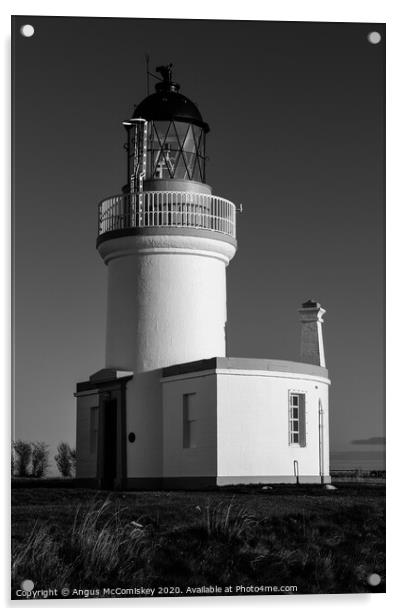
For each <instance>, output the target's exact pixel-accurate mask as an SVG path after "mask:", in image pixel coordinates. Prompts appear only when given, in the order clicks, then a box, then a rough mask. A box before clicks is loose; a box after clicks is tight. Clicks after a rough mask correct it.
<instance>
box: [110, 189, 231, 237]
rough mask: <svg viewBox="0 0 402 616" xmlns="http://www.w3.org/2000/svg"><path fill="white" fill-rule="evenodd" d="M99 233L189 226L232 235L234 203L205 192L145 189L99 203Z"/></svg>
mask: <svg viewBox="0 0 402 616" xmlns="http://www.w3.org/2000/svg"><path fill="white" fill-rule="evenodd" d="M98 221H99V235H102V234H103V233H108V232H109V231H117V230H122V231H124V230H125V229H139V228H149V227H177V228H183V227H191V228H195V229H207V230H209V231H217V232H218V233H224V234H225V235H229V236H230V237H233V238H235V237H236V206H235V205H234V204H233V203H231V202H230V201H228V200H227V199H222V198H221V197H215V196H214V195H208V194H205V193H193V192H179V191H148V192H138V193H128V194H123V195H116V196H114V197H109V198H108V199H105V200H104V201H101V202H100V203H99V218H98Z"/></svg>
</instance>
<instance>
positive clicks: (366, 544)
mask: <svg viewBox="0 0 402 616" xmlns="http://www.w3.org/2000/svg"><path fill="white" fill-rule="evenodd" d="M12 507H13V508H12V552H13V568H12V588H13V593H12V596H13V598H16V596H15V591H16V590H17V589H19V588H20V587H21V582H22V581H23V580H26V579H29V580H33V581H34V583H35V587H36V588H42V589H44V588H55V589H61V588H63V587H65V588H69V589H74V588H75V589H93V590H94V592H95V590H96V589H103V588H105V587H107V588H123V589H126V588H128V589H130V588H134V587H135V588H140V587H144V588H154V589H156V590H155V594H158V591H157V589H158V588H159V587H162V588H163V589H168V590H167V591H165V592H163V593H161V594H186V593H187V594H188V592H189V591H188V588H189V587H190V588H193V589H194V588H201V587H204V590H200V592H202V593H204V594H208V593H209V592H211V593H212V590H213V589H210V588H209V587H210V586H218V587H222V588H224V587H229V586H231V587H232V588H233V592H234V593H235V588H236V586H240V585H243V586H244V587H247V586H278V587H279V586H283V587H286V588H284V589H281V590H277V591H276V592H279V593H280V594H283V593H290V592H291V593H296V592H297V593H298V594H305V593H351V592H384V591H385V554H384V552H385V488H384V487H383V486H381V485H375V484H374V485H363V484H359V485H348V484H340V485H339V486H338V489H337V490H334V491H327V490H325V489H324V488H323V487H321V486H272V487H271V488H268V489H265V490H264V489H261V488H260V487H254V488H246V487H244V488H242V487H239V488H236V489H229V488H228V489H221V490H219V491H215V492H124V493H106V492H97V491H95V490H88V489H73V488H62V487H60V488H41V487H32V488H31V487H22V488H18V489H15V490H13V495H12ZM373 573H375V574H378V575H379V576H380V577H381V582H380V584H378V585H377V586H371V585H370V584H369V582H368V579H369V576H370V575H371V574H373ZM295 586H297V591H296V589H295V588H289V587H295ZM190 592H191V591H190ZM73 594H74V593H71V595H70V596H73ZM229 594H230V593H229ZM74 596H77V595H74Z"/></svg>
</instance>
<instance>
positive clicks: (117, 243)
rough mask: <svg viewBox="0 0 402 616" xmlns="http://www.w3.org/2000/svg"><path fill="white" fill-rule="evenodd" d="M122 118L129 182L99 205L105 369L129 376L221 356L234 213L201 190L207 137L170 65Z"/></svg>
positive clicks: (227, 204)
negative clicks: (103, 268)
mask: <svg viewBox="0 0 402 616" xmlns="http://www.w3.org/2000/svg"><path fill="white" fill-rule="evenodd" d="M157 71H159V72H160V73H161V76H162V79H161V80H160V81H158V82H157V84H156V88H155V92H154V93H153V94H151V95H150V96H148V97H147V98H146V99H145V100H144V101H142V103H141V104H140V105H138V106H137V107H136V109H135V110H134V112H133V117H132V118H130V119H129V120H127V121H125V122H124V123H123V124H124V127H125V129H126V132H127V144H126V150H127V183H126V185H125V186H124V192H123V194H121V195H117V196H114V197H110V198H108V199H105V200H104V201H102V202H101V204H100V205H99V236H98V240H97V249H98V251H99V254H100V255H101V257H102V259H103V260H104V262H105V265H106V266H107V275H108V285H107V332H106V367H107V368H113V369H119V370H131V371H133V372H134V373H139V372H144V371H147V370H153V369H155V368H160V367H165V366H169V365H173V364H178V363H184V362H190V361H195V360H198V359H205V358H208V357H216V356H225V354H226V347H225V325H226V267H227V266H228V264H229V262H230V260H231V259H232V257H233V256H234V254H235V252H236V239H235V238H236V208H235V206H234V204H233V203H231V202H230V201H228V200H227V199H224V198H222V197H219V196H216V195H213V194H212V191H211V187H210V186H209V185H208V184H207V183H206V138H207V133H208V131H209V127H208V124H207V123H206V122H204V120H203V118H202V116H201V114H200V112H199V110H198V108H197V107H196V105H195V104H194V103H193V102H192V101H191V100H190V99H188V98H187V97H186V96H184V95H183V94H181V92H180V86H179V84H178V83H175V82H174V81H173V80H172V68H171V65H170V66H168V67H158V68H157Z"/></svg>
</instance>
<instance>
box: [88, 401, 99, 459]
mask: <svg viewBox="0 0 402 616" xmlns="http://www.w3.org/2000/svg"><path fill="white" fill-rule="evenodd" d="M98 425H99V407H97V406H91V409H90V416H89V453H96V451H97V449H98Z"/></svg>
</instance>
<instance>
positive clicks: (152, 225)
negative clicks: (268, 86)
mask: <svg viewBox="0 0 402 616" xmlns="http://www.w3.org/2000/svg"><path fill="white" fill-rule="evenodd" d="M157 70H159V72H160V73H161V75H162V80H161V81H160V82H158V83H157V85H156V92H155V93H154V94H152V95H150V96H148V97H147V98H146V99H145V100H144V101H143V102H142V103H141V104H140V105H139V106H138V107H137V108H136V109H135V112H134V117H133V118H131V119H130V120H128V121H127V122H124V125H125V127H126V130H127V140H128V141H127V176H128V178H127V184H126V186H125V187H124V188H123V194H121V195H117V196H115V197H110V198H108V199H106V200H105V201H103V202H101V203H100V205H99V235H98V241H97V248H98V251H99V253H100V255H101V257H102V258H103V260H104V262H105V264H106V265H107V271H108V305H107V332H106V361H105V368H104V369H102V370H100V371H98V372H96V373H95V374H93V375H92V376H91V377H90V378H89V380H87V381H84V382H81V383H78V384H77V389H76V394H75V395H76V397H77V478H78V480H80V481H82V482H85V483H93V484H94V485H97V486H99V487H102V488H106V489H113V488H114V489H125V488H127V489H130V488H133V489H135V488H165V487H166V488H176V487H177V488H181V487H184V488H188V489H192V488H194V489H195V488H199V487H214V486H217V485H230V484H239V483H245V484H249V483H278V482H279V483H284V482H285V483H296V482H310V483H313V482H321V483H325V482H329V481H330V477H329V436H328V386H329V383H330V382H329V380H328V371H327V369H326V367H325V358H324V347H323V338H322V329H321V324H322V316H323V314H324V313H325V310H324V309H323V308H322V307H321V306H320V304H318V303H317V302H313V301H308V302H305V303H304V304H303V306H302V308H301V309H300V311H299V312H300V317H301V328H302V334H301V360H302V362H303V363H298V362H291V361H280V360H273V359H241V358H227V357H225V354H226V341H225V325H226V267H227V266H228V264H229V262H230V260H231V259H232V258H233V256H234V255H235V252H236V249H237V243H236V207H235V206H234V204H233V203H231V202H230V201H228V200H226V199H223V198H221V197H217V196H214V195H212V194H211V188H210V186H208V185H207V184H206V183H205V159H206V153H205V141H206V134H207V132H208V131H209V127H208V125H207V124H206V123H205V122H204V121H203V119H202V117H201V115H200V112H199V111H198V109H197V107H196V106H195V105H194V103H192V102H191V101H190V100H189V99H188V98H186V97H185V96H183V95H182V94H180V93H179V86H178V84H176V83H174V82H173V81H172V78H171V66H168V67H159V68H158V69H157Z"/></svg>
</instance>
